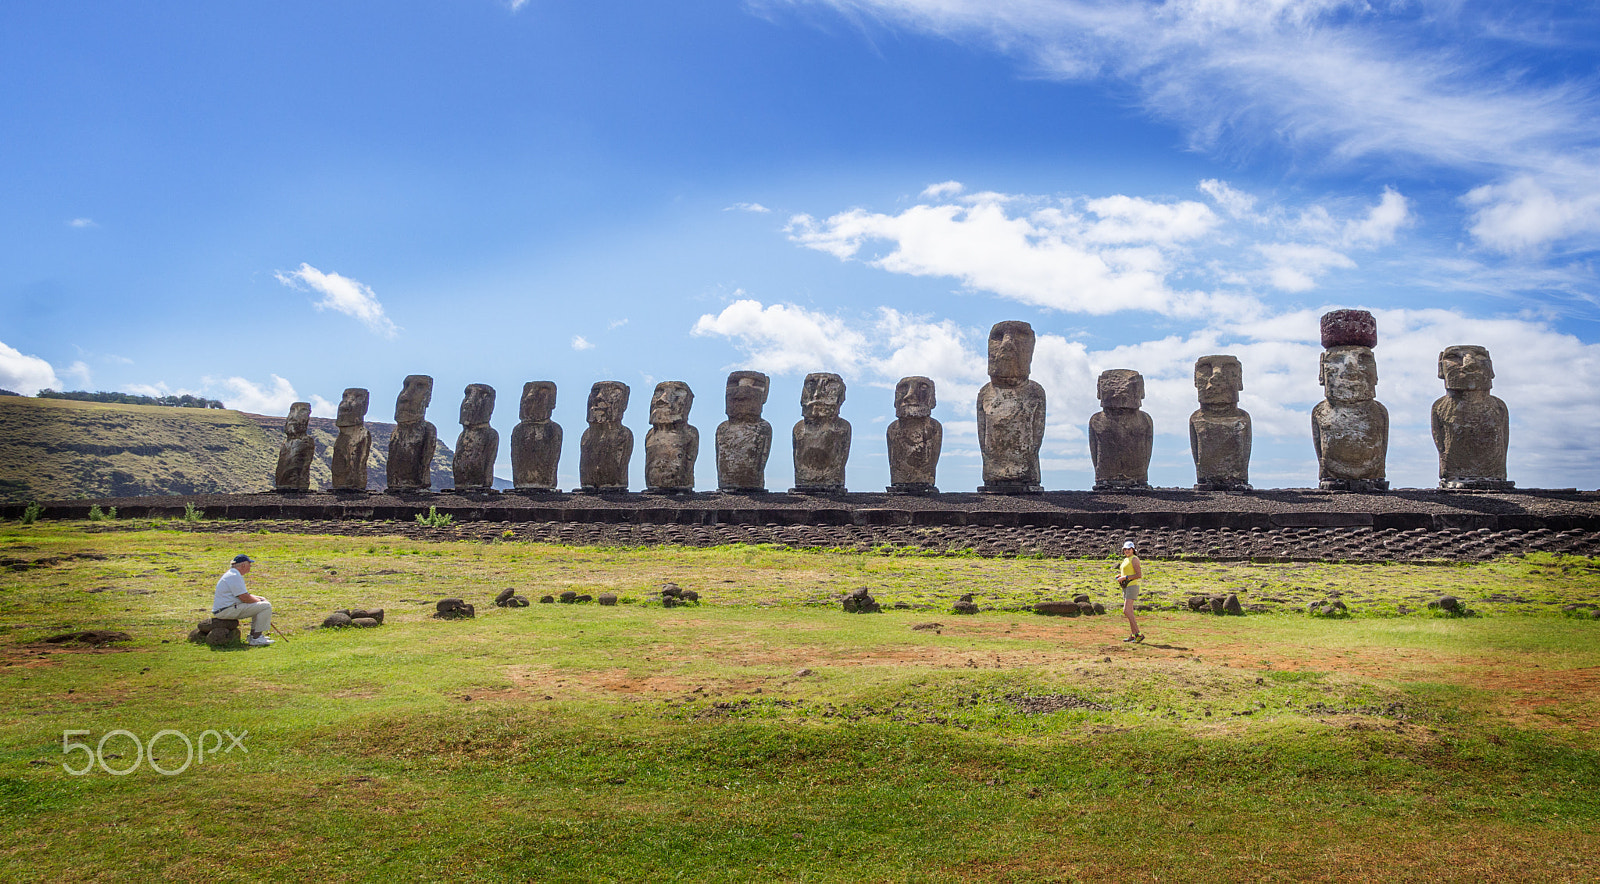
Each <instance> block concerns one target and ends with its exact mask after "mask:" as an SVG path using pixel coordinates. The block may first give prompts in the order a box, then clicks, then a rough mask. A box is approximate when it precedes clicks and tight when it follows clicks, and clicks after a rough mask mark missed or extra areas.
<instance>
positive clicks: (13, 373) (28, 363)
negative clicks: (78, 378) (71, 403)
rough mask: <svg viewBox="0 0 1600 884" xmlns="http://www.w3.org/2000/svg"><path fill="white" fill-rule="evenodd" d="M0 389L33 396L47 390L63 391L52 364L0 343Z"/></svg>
mask: <svg viewBox="0 0 1600 884" xmlns="http://www.w3.org/2000/svg"><path fill="white" fill-rule="evenodd" d="M0 388H4V389H7V390H11V391H13V392H16V393H21V394H22V395H24V396H32V395H33V394H35V393H37V392H39V391H40V390H44V389H47V388H48V389H51V390H59V389H61V381H60V380H59V379H58V378H57V377H56V372H55V369H53V368H51V367H50V363H48V362H46V361H44V360H43V359H40V358H39V357H37V356H29V355H26V354H24V353H23V352H22V351H20V350H18V349H16V348H15V347H11V346H8V345H7V344H5V343H4V342H0Z"/></svg>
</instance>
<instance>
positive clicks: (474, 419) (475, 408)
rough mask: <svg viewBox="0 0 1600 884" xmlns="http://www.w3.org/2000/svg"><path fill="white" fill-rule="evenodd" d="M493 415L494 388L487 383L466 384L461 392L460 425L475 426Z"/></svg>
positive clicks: (487, 420) (485, 422) (485, 421)
mask: <svg viewBox="0 0 1600 884" xmlns="http://www.w3.org/2000/svg"><path fill="white" fill-rule="evenodd" d="M493 415H494V388H493V387H491V386H489V385H488V384H468V385H467V388H466V390H464V391H463V393H462V399H461V425H462V426H463V427H476V426H481V425H483V424H487V423H488V422H489V418H490V417H491V416H493Z"/></svg>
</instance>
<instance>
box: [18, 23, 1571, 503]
mask: <svg viewBox="0 0 1600 884" xmlns="http://www.w3.org/2000/svg"><path fill="white" fill-rule="evenodd" d="M1597 60H1600V18H1597V17H1596V16H1594V14H1593V11H1592V9H1591V8H1589V7H1588V6H1587V5H1585V4H1578V3H1572V4H1563V3H1519V4H1491V3H1471V2H1429V0H1414V2H1404V3H1382V2H1373V3H1353V2H1341V0H1302V2H1296V0H1190V2H1169V3H1142V4H1141V3H1121V2H1118V3H1113V2H1082V0H1067V2H1043V0H983V2H979V0H745V2H741V0H728V2H701V3H688V4H668V3H644V2H634V3H623V2H590V3H575V2H569V0H526V2H509V3H508V2H504V0H451V2H430V3H419V2H386V3H336V4H328V3H301V2H277V3H272V4H265V3H260V4H215V3H201V2H194V3H172V2H151V3H146V4H139V5H137V6H131V7H115V6H113V7H109V8H108V7H105V6H104V5H102V4H86V3H78V2H61V3H51V4H9V5H7V6H6V7H5V8H4V9H3V10H0V119H3V120H4V121H5V125H4V128H3V130H0V387H7V388H10V389H13V390H18V391H20V392H24V393H31V392H34V391H36V390H37V389H39V388H41V387H53V388H56V389H90V390H97V389H98V390H123V391H129V392H146V393H163V392H174V393H176V392H192V393H198V394H202V395H206V396H210V397H212V398H220V399H222V400H223V401H225V402H226V403H228V404H229V405H230V406H231V407H237V408H241V409H244V410H249V411H257V412H266V413H275V414H281V413H283V412H285V411H286V410H287V407H288V404H289V403H290V402H291V401H294V400H296V399H305V400H308V401H311V402H312V403H313V405H314V413H316V414H318V415H322V416H331V414H332V407H331V405H330V404H329V403H332V402H336V401H337V400H338V396H339V393H340V391H341V390H342V389H343V388H345V387H347V386H363V387H367V388H369V389H370V390H371V391H372V395H373V403H374V407H373V410H372V412H371V417H372V418H374V419H378V420H387V419H389V417H390V411H391V405H390V403H391V402H392V401H393V397H394V395H395V394H396V393H398V391H399V388H400V381H401V379H402V378H403V377H404V376H405V375H406V374H411V373H426V374H431V375H433V376H434V378H435V379H436V382H437V383H436V389H435V395H434V404H433V407H432V409H431V411H430V418H431V419H432V420H433V421H434V423H435V424H436V425H438V426H439V429H440V436H441V438H443V439H445V440H446V441H447V442H451V443H453V441H454V439H455V436H456V434H457V433H458V432H459V426H458V425H457V424H456V411H457V406H458V404H459V402H460V395H461V394H460V391H461V389H462V388H463V387H465V386H466V385H467V384H468V383H488V384H490V385H492V386H494V387H495V388H496V389H497V390H498V391H499V393H500V402H499V405H498V407H497V410H496V416H495V421H494V423H495V425H496V427H498V428H499V429H500V431H501V437H502V439H504V440H509V438H510V430H511V428H512V427H513V426H514V425H515V423H516V396H517V395H518V393H519V392H520V390H521V387H522V384H523V382H525V381H528V380H535V379H549V380H554V381H556V383H557V384H558V385H559V387H560V399H559V404H558V406H557V410H556V420H557V421H558V422H560V423H562V424H563V426H564V427H565V428H566V431H567V432H566V437H567V439H568V444H567V450H566V451H565V452H564V454H563V460H562V475H563V482H564V484H566V485H574V484H576V478H577V477H576V471H577V462H578V452H577V440H578V437H579V436H580V435H581V431H582V429H583V426H584V423H583V421H584V408H583V404H584V399H585V397H586V395H587V391H588V388H589V385H590V384H591V383H593V382H594V381H597V380H603V379H617V380H622V381H624V382H626V383H628V384H630V385H631V386H632V388H633V403H632V405H631V406H630V409H629V412H628V417H627V419H626V423H627V424H628V425H629V426H631V427H633V429H634V431H635V435H636V439H637V440H638V444H637V446H636V454H635V461H636V462H635V468H634V478H635V485H636V486H637V485H640V484H642V477H643V467H642V458H643V445H642V442H643V433H644V431H645V430H646V429H647V422H646V411H647V401H648V397H649V393H650V389H651V387H652V386H653V385H654V384H655V383H656V382H657V381H661V380H669V379H671V380H685V381H687V382H688V383H689V384H690V385H691V386H692V387H693V388H694V389H695V390H696V391H697V392H698V393H699V401H698V403H697V405H696V408H695V411H694V413H693V415H692V417H691V422H692V423H694V424H696V425H697V426H699V427H700V428H701V431H702V434H703V435H704V437H705V439H706V442H705V450H704V451H703V452H702V456H701V460H700V467H699V471H698V474H697V478H698V484H699V485H700V487H703V488H709V487H713V486H714V485H715V467H714V457H713V456H712V452H711V450H710V437H711V431H712V430H714V428H715V426H716V425H717V423H719V422H720V421H721V420H722V419H723V415H722V413H721V395H720V391H721V388H722V383H723V378H724V377H725V376H726V373H727V372H728V371H729V370H732V369H737V368H756V369H761V370H765V371H767V372H768V373H769V374H771V375H772V377H773V390H772V398H771V400H770V402H769V404H768V407H767V418H768V420H769V421H771V423H772V424H773V425H774V428H775V430H776V433H775V435H776V444H775V445H774V450H773V457H772V461H771V463H770V464H769V467H768V485H769V487H772V488H783V487H787V486H788V485H789V484H790V479H791V476H792V467H791V462H790V458H789V447H788V444H787V437H788V428H789V427H790V426H791V425H792V424H793V423H794V422H795V421H796V420H798V419H799V416H800V415H799V402H798V398H799V391H800V386H801V381H802V379H803V377H804V375H805V374H806V373H807V372H809V371H823V370H828V371H838V372H840V373H841V374H843V375H844V377H845V379H846V382H847V383H848V385H849V392H848V398H847V401H846V403H845V406H844V416H845V417H846V418H847V419H848V420H850V421H851V422H852V424H853V425H854V427H855V445H854V449H853V452H852V456H851V460H850V468H849V472H848V477H847V478H848V481H849V484H850V486H851V487H852V488H854V489H859V490H872V489H876V488H878V487H881V486H882V485H884V484H885V483H886V482H887V464H886V458H885V446H884V443H883V431H884V428H885V424H886V422H887V421H888V420H891V419H892V415H893V408H892V402H891V389H892V386H893V384H894V382H895V381H896V380H897V379H898V378H899V377H901V376H904V375H909V374H925V375H928V376H931V377H933V378H934V379H935V380H936V381H937V383H938V393H939V402H940V404H939V407H938V409H937V410H936V411H935V416H936V417H938V418H939V419H940V420H941V421H943V422H944V424H945V427H946V431H945V454H944V458H943V460H942V462H941V466H940V483H939V484H940V486H941V487H943V488H945V489H947V490H970V489H971V488H973V487H975V486H976V485H977V484H978V482H979V474H978V463H979V460H978V457H977V451H976V444H975V437H974V424H973V398H974V396H975V394H976V391H977V389H978V387H979V386H980V385H981V384H982V383H983V381H984V380H985V378H984V371H983V368H984V365H983V346H984V337H985V334H986V332H987V329H988V327H989V325H991V324H992V323H994V322H996V321H999V320H1002V319H1024V320H1027V321H1029V322H1031V323H1033V325H1034V328H1035V329H1036V331H1037V332H1038V334H1039V336H1040V343H1039V350H1038V354H1037V356H1036V360H1035V379H1037V380H1039V381H1040V382H1041V383H1042V384H1043V385H1044V387H1045V389H1046V391H1047V394H1048V396H1049V402H1050V419H1049V430H1048V432H1047V435H1046V440H1045V450H1044V466H1045V484H1046V486H1047V487H1050V488H1086V487H1088V486H1089V485H1090V484H1092V481H1093V472H1092V467H1091V466H1090V464H1089V460H1088V446H1087V442H1086V438H1085V430H1084V428H1085V426H1086V424H1087V422H1088V419H1089V416H1090V415H1091V414H1092V413H1093V412H1094V411H1095V410H1096V409H1097V408H1098V405H1097V403H1096V402H1095V400H1094V379H1095V377H1096V376H1097V375H1098V373H1099V372H1100V371H1101V370H1104V369H1107V368H1133V369H1136V370H1139V371H1141V372H1143V373H1144V374H1145V376H1146V382H1147V383H1146V385H1147V390H1148V398H1147V400H1146V406H1145V407H1146V410H1147V411H1149V412H1150V413H1151V414H1152V416H1153V417H1154V419H1155V424H1156V430H1157V434H1158V435H1157V439H1156V446H1155V456H1154V460H1153V463H1152V469H1151V479H1152V481H1153V482H1155V483H1156V484H1160V485H1168V486H1186V485H1189V484H1192V483H1193V481H1194V474H1193V467H1192V463H1191V461H1190V458H1189V453H1188V448H1187V430H1186V420H1187V416H1188V414H1189V412H1191V411H1192V410H1194V408H1195V407H1196V404H1195V399H1194V390H1193V387H1192V385H1191V382H1190V370H1191V367H1192V365H1193V362H1194V359H1195V358H1196V357H1198V356H1201V355H1207V354H1210V353H1234V354H1236V355H1238V356H1240V358H1241V359H1242V360H1243V362H1244V368H1245V387H1246V388H1245V394H1244V398H1243V401H1242V405H1243V406H1244V407H1245V408H1246V409H1248V410H1249V411H1250V412H1251V413H1252V415H1253V416H1254V419H1255V435H1256V447H1255V458H1254V461H1253V463H1252V478H1253V480H1254V481H1255V484H1256V485H1257V486H1258V487H1305V486H1308V485H1313V484H1314V483H1315V478H1316V468H1315V458H1314V456H1313V454H1312V451H1311V445H1310V432H1309V413H1310V410H1311V407H1312V406H1313V405H1314V404H1315V403H1316V401H1317V400H1318V399H1319V398H1320V388H1319V387H1318V386H1317V384H1316V366H1317V352H1318V350H1319V347H1318V343H1317V317H1318V316H1319V315H1320V314H1321V313H1322V312H1324V311H1326V310H1328V309H1332V308H1338V307H1361V308H1366V309H1370V310H1372V311H1374V313H1376V314H1377V316H1378V318H1379V336H1380V339H1379V345H1378V347H1377V354H1378V362H1379V369H1380V375H1381V380H1380V383H1379V385H1378V396H1379V399H1380V401H1383V402H1384V403H1385V404H1386V405H1387V406H1388V408H1389V410H1390V414H1391V421H1392V424H1393V431H1392V438H1391V443H1390V453H1389V477H1390V479H1391V481H1393V482H1394V483H1395V484H1396V485H1397V486H1422V487H1428V486H1431V485H1433V484H1434V483H1435V482H1436V481H1437V462H1436V455H1435V453H1434V451H1433V446H1432V443H1431V441H1430V440H1429V438H1428V418H1427V414H1428V407H1429V404H1430V403H1431V402H1432V401H1433V400H1434V399H1435V398H1437V397H1438V396H1440V395H1441V394H1442V392H1443V389H1442V384H1441V382H1440V381H1439V380H1438V379H1437V377H1436V376H1435V359H1436V357H1437V354H1438V351H1439V350H1440V349H1441V348H1443V347H1444V346H1447V345H1451V344H1481V345H1484V346H1487V347H1489V348H1490V351H1491V353H1492V354H1493V356H1494V360H1495V370H1496V372H1497V377H1496V382H1495V384H1496V386H1495V392H1496V394H1497V395H1499V396H1500V397H1501V398H1503V399H1505V400H1506V402H1507V403H1508V405H1509V406H1510V410H1511V415H1512V424H1513V425H1512V447H1511V454H1510V478H1512V479H1513V480H1515V481H1517V482H1518V484H1519V485H1520V486H1522V487H1571V486H1578V487H1583V488H1594V487H1596V486H1597V485H1600V458H1597V457H1596V454H1597V453H1600V396H1597V395H1596V389H1597V384H1600V321H1597V320H1600V285H1597V268H1596V256H1597V247H1600V127H1597V126H1596V119H1597V115H1596V102H1597V98H1600V79H1597V78H1600V71H1597V69H1596V68H1597V64H1596V63H1597ZM497 472H499V473H500V474H501V475H509V472H510V458H509V451H506V450H504V449H503V450H502V452H501V457H500V461H499V464H498V466H497Z"/></svg>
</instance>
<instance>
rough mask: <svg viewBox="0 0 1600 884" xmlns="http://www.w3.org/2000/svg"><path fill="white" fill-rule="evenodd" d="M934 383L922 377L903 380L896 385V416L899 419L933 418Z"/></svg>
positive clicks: (916, 376)
mask: <svg viewBox="0 0 1600 884" xmlns="http://www.w3.org/2000/svg"><path fill="white" fill-rule="evenodd" d="M935 404H936V402H935V401H934V398H933V381H930V380H928V379H927V378H925V377H922V376H920V375H914V376H912V377H909V378H901V379H900V383H898V384H895V385H894V416H895V417H897V418H902V419H903V418H908V417H910V418H917V417H931V416H932V415H933V406H934V405H935Z"/></svg>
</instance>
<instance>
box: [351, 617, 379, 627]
mask: <svg viewBox="0 0 1600 884" xmlns="http://www.w3.org/2000/svg"><path fill="white" fill-rule="evenodd" d="M350 625H351V626H359V627H360V628H362V629H372V628H373V627H375V626H377V625H378V621H377V620H375V619H373V618H371V617H352V618H351V619H350Z"/></svg>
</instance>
